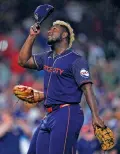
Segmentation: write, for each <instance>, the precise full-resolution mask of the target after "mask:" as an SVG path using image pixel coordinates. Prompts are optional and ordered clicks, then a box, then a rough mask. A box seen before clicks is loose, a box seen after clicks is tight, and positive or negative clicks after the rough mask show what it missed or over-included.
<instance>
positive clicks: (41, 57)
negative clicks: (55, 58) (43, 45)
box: [32, 52, 46, 70]
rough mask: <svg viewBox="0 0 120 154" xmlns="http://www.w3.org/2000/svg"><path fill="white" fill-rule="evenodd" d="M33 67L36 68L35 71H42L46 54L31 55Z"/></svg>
mask: <svg viewBox="0 0 120 154" xmlns="http://www.w3.org/2000/svg"><path fill="white" fill-rule="evenodd" d="M32 57H33V60H34V62H35V65H36V66H37V70H43V67H44V63H45V57H46V52H43V53H40V54H33V55H32Z"/></svg>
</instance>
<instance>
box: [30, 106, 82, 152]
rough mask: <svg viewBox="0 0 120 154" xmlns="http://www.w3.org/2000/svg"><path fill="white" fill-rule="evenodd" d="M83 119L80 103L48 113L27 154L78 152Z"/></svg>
mask: <svg viewBox="0 0 120 154" xmlns="http://www.w3.org/2000/svg"><path fill="white" fill-rule="evenodd" d="M83 121H84V115H83V111H82V109H81V107H80V106H79V104H75V105H69V106H65V107H63V108H60V109H57V110H55V111H53V112H51V113H48V114H47V115H46V117H45V118H44V119H43V120H42V121H41V123H40V125H39V127H38V128H37V130H36V131H35V133H34V135H33V138H32V140H31V144H30V147H29V150H28V153H27V154H76V143H77V139H78V135H79V133H80V129H81V127H82V125H83Z"/></svg>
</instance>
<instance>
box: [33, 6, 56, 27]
mask: <svg viewBox="0 0 120 154" xmlns="http://www.w3.org/2000/svg"><path fill="white" fill-rule="evenodd" d="M53 11H54V7H53V6H52V5H49V4H44V5H39V6H38V7H37V8H36V9H35V11H34V17H35V20H36V21H37V22H38V24H41V23H42V22H43V21H44V20H45V19H46V18H47V17H48V16H49V15H50V14H51V13H52V12H53Z"/></svg>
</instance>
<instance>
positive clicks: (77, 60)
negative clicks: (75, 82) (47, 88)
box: [72, 50, 88, 64]
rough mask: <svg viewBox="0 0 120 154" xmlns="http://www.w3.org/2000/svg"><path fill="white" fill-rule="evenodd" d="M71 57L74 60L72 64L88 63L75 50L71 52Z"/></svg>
mask: <svg viewBox="0 0 120 154" xmlns="http://www.w3.org/2000/svg"><path fill="white" fill-rule="evenodd" d="M72 56H73V58H74V61H73V64H74V63H78V64H79V63H81V64H82V63H88V62H87V59H86V57H85V56H83V55H82V54H81V53H80V52H78V51H76V50H72Z"/></svg>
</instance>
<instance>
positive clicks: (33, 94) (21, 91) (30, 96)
mask: <svg viewBox="0 0 120 154" xmlns="http://www.w3.org/2000/svg"><path fill="white" fill-rule="evenodd" d="M13 93H14V94H15V96H16V97H17V98H19V99H20V100H22V101H25V102H28V103H30V104H33V103H38V102H40V101H42V100H43V99H44V95H43V92H40V91H37V90H35V89H33V88H31V87H28V86H23V85H16V86H14V88H13Z"/></svg>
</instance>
